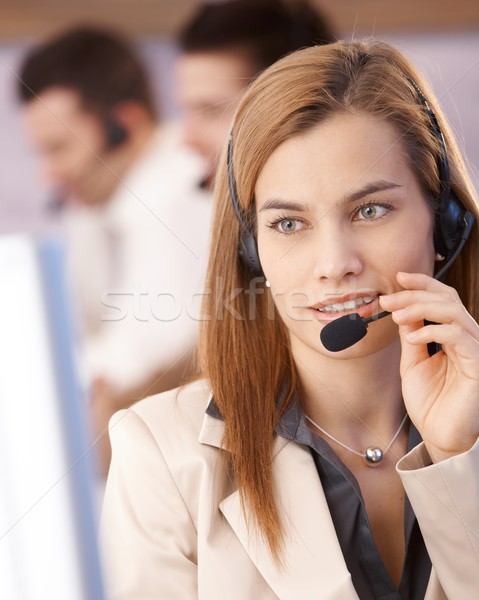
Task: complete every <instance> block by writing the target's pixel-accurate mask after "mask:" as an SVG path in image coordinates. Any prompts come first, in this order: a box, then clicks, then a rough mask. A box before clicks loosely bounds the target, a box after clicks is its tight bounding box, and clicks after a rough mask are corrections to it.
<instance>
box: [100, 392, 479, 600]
mask: <svg viewBox="0 0 479 600" xmlns="http://www.w3.org/2000/svg"><path fill="white" fill-rule="evenodd" d="M209 398H210V390H209V388H208V385H207V383H206V382H205V381H200V382H195V383H193V384H191V385H189V386H187V387H185V388H183V389H181V390H180V391H179V392H178V391H173V392H167V393H165V394H160V395H158V396H153V397H151V398H148V399H146V400H143V401H142V402H140V403H138V404H136V405H135V406H134V407H133V408H131V409H129V410H127V411H121V412H119V413H117V414H116V415H115V416H114V417H113V418H112V420H111V422H110V436H111V440H112V445H113V460H112V464H111V470H110V474H109V477H108V482H107V488H106V495H105V502H104V508H103V514H102V522H101V540H102V547H103V553H104V559H105V567H106V571H107V578H108V589H109V593H110V595H109V597H110V598H111V599H112V600H113V599H114V600H120V599H121V600H153V599H155V600H193V599H200V600H273V599H275V600H277V599H278V598H279V599H281V600H358V596H357V594H356V592H355V590H354V587H353V584H352V581H351V576H350V574H349V572H348V570H347V568H346V564H345V562H344V559H343V556H342V552H341V548H340V546H339V543H338V540H337V537H336V534H335V530H334V526H333V523H332V521H331V517H330V513H329V510H328V506H327V504H326V499H325V496H324V493H323V489H322V487H321V482H320V479H319V477H318V474H317V470H316V467H315V464H314V461H313V458H312V456H311V454H310V452H309V450H308V449H305V448H303V447H302V446H300V445H299V444H296V443H295V442H291V441H288V440H286V439H283V438H281V437H278V438H277V439H276V440H275V444H274V458H273V473H274V478H275V485H276V499H277V501H278V503H279V505H280V507H281V512H282V514H283V516H284V526H285V530H286V555H285V568H284V569H283V570H280V569H279V568H278V567H277V566H276V565H275V563H274V562H273V561H272V559H271V557H270V555H269V552H268V550H267V548H266V547H265V544H264V542H263V540H262V538H261V536H259V535H258V534H257V532H256V531H252V530H251V529H249V528H248V527H247V525H246V523H247V515H245V513H244V512H243V508H242V506H241V502H240V496H239V492H238V490H237V488H236V487H235V483H234V480H233V478H232V476H231V473H230V471H229V469H228V466H227V462H226V460H225V459H226V453H225V452H224V451H223V450H221V443H222V437H223V423H222V422H221V421H220V420H217V419H214V418H212V417H209V416H208V415H205V409H206V406H207V404H208V401H209ZM426 459H427V455H426V453H425V450H424V447H423V446H419V447H418V448H416V449H415V450H413V451H412V452H411V453H409V454H408V455H406V456H405V457H404V458H403V459H402V460H401V461H400V462H399V464H398V467H397V468H398V471H399V474H400V476H401V479H402V481H403V484H404V487H405V489H406V492H407V494H408V496H409V498H410V500H411V503H412V506H413V508H414V511H415V513H416V516H417V518H418V520H419V523H420V526H421V530H422V532H423V535H424V538H425V541H426V545H427V548H428V551H429V555H430V557H431V560H432V564H433V569H432V573H431V577H430V581H429V585H428V588H427V593H426V596H425V598H426V600H444V599H449V600H474V599H476V598H479V444H476V445H475V446H474V447H473V448H472V449H471V450H470V451H469V452H467V453H465V454H462V455H460V456H457V457H454V458H452V459H449V460H447V461H444V462H442V463H439V464H437V465H431V466H426V467H424V468H421V467H422V466H423V465H424V461H425V460H426Z"/></svg>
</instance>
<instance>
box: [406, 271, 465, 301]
mask: <svg viewBox="0 0 479 600" xmlns="http://www.w3.org/2000/svg"><path fill="white" fill-rule="evenodd" d="M396 279H397V281H398V283H399V285H400V286H401V287H403V288H405V289H407V290H427V291H430V292H441V291H443V292H447V293H449V294H450V295H451V296H452V297H454V298H459V296H458V293H457V291H456V290H455V289H454V288H453V287H451V286H450V285H446V284H445V283H443V282H442V281H438V280H437V279H434V277H431V276H430V275H426V274H425V273H405V272H404V271H399V272H398V273H397V274H396Z"/></svg>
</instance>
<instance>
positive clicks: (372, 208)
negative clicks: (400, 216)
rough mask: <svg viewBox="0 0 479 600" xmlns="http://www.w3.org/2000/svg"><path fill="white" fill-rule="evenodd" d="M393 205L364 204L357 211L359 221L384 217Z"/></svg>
mask: <svg viewBox="0 0 479 600" xmlns="http://www.w3.org/2000/svg"><path fill="white" fill-rule="evenodd" d="M391 208H392V207H391V206H390V205H389V204H364V205H363V206H360V207H359V208H358V209H357V210H356V212H355V215H354V216H355V218H356V219H357V220H358V221H374V220H376V219H380V218H381V217H384V215H386V214H387V213H388V212H389V210H390V209H391Z"/></svg>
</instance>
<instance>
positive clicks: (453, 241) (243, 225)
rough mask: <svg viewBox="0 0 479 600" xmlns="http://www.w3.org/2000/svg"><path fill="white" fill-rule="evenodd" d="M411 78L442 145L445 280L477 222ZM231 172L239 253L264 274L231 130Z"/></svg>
mask: <svg viewBox="0 0 479 600" xmlns="http://www.w3.org/2000/svg"><path fill="white" fill-rule="evenodd" d="M406 79H407V81H408V82H409V83H410V84H411V85H412V87H413V89H414V90H415V92H416V96H417V100H418V102H419V103H420V104H422V106H423V108H424V110H425V111H426V114H427V116H428V119H429V125H430V129H431V131H432V133H433V134H434V136H435V138H436V139H437V141H438V144H439V149H440V153H439V157H438V159H437V169H438V174H439V181H440V191H439V195H438V197H437V199H436V200H437V207H436V209H435V217H434V219H435V223H434V248H435V250H436V252H438V253H439V254H440V255H441V256H444V258H445V259H446V262H445V263H444V265H443V266H442V268H441V269H440V270H439V271H438V272H437V273H436V274H435V275H434V277H435V279H438V280H439V281H441V280H442V279H443V277H444V276H445V274H446V273H447V271H448V270H449V267H450V266H451V265H452V263H453V262H454V261H455V260H456V258H457V256H458V255H459V253H460V252H461V250H462V248H463V247H464V244H465V243H466V240H467V238H468V237H469V234H470V233H471V229H472V226H473V224H474V215H473V214H472V213H471V212H470V211H468V210H466V208H465V207H464V205H463V204H462V203H461V202H460V201H459V200H458V198H456V196H455V195H454V193H453V192H452V190H451V180H450V175H449V161H448V158H447V151H446V142H445V139H444V136H443V134H442V131H441V129H440V127H439V123H438V120H437V117H436V115H435V113H434V111H433V110H432V108H431V107H430V106H429V103H428V102H427V100H426V97H425V96H424V94H423V93H422V92H421V90H420V89H419V87H418V86H417V85H416V84H415V83H414V81H412V80H411V79H410V78H409V77H406ZM227 172H228V187H229V193H230V198H231V202H232V205H233V210H234V212H235V215H236V218H237V220H238V223H239V225H240V235H239V241H238V255H239V257H240V259H241V261H242V263H243V264H244V265H245V266H246V267H247V269H248V270H249V271H250V272H251V274H252V275H253V276H254V277H264V273H263V269H262V267H261V262H260V259H259V254H258V248H257V245H256V240H255V237H254V235H253V232H252V230H251V228H250V226H249V224H248V219H247V215H246V214H245V212H244V211H243V209H242V208H241V205H240V203H239V199H238V191H237V187H236V180H235V177H234V168H233V133H232V132H231V133H230V137H229V141H228V153H227Z"/></svg>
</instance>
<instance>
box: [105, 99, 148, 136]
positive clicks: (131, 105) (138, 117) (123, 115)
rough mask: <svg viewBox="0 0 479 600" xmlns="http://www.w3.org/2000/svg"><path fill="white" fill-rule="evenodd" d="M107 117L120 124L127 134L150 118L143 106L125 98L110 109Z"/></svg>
mask: <svg viewBox="0 0 479 600" xmlns="http://www.w3.org/2000/svg"><path fill="white" fill-rule="evenodd" d="M109 117H110V119H111V120H112V121H114V122H115V123H117V124H118V125H120V127H122V128H123V129H124V130H125V131H126V133H127V135H129V134H133V132H134V131H135V130H136V129H137V128H138V127H139V126H140V125H142V124H143V123H145V121H147V120H151V117H150V116H149V114H148V112H147V111H146V109H145V107H144V106H143V105H142V104H140V103H139V102H135V101H134V100H126V101H124V102H120V103H118V104H117V105H116V106H114V107H113V109H112V110H111V111H110V114H109Z"/></svg>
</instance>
